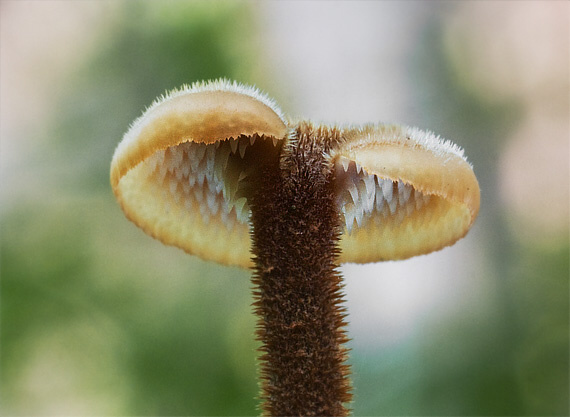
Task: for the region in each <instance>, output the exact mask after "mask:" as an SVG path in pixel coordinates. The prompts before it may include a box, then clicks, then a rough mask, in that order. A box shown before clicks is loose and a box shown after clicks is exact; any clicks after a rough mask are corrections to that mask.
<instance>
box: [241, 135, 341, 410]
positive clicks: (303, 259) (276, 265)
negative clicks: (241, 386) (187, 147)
mask: <svg viewBox="0 0 570 417" xmlns="http://www.w3.org/2000/svg"><path fill="white" fill-rule="evenodd" d="M331 138H332V139H334V131H330V130H329V131H326V132H324V131H323V130H322V129H319V130H317V131H315V130H313V128H312V127H311V126H310V125H302V126H301V127H299V128H298V130H297V137H296V139H293V140H291V141H290V142H289V143H288V144H287V145H286V146H285V148H284V150H283V152H282V155H281V157H280V159H279V158H275V159H274V160H273V161H271V162H268V163H267V164H266V165H265V167H264V168H263V170H262V172H261V175H260V176H259V177H258V178H257V180H256V181H255V187H254V188H255V190H256V191H255V192H253V195H252V196H251V198H250V201H251V204H250V207H251V210H252V224H253V231H252V238H253V249H252V252H253V255H254V262H255V271H254V277H253V284H254V297H255V302H254V306H255V312H256V314H257V315H258V328H257V337H258V339H259V340H260V341H261V343H262V346H261V348H260V349H261V351H262V355H261V357H260V362H261V365H260V367H261V369H260V371H261V378H262V382H261V395H260V396H261V400H262V402H263V403H262V411H263V413H264V414H266V415H273V416H278V415H279V416H301V415H303V416H308V415H334V416H345V415H347V414H348V409H347V408H346V403H347V402H349V401H350V400H351V397H352V396H351V393H350V381H349V377H348V375H349V367H348V365H346V364H345V363H344V362H345V360H346V358H347V350H346V348H345V347H344V346H343V344H344V343H345V342H346V341H347V338H346V335H345V332H344V326H345V324H346V323H345V321H344V317H345V309H344V307H343V306H342V305H341V303H342V281H341V276H340V275H339V273H338V272H337V269H336V268H337V257H338V247H337V243H338V239H339V216H338V212H337V208H336V205H335V199H334V193H333V188H332V180H333V171H332V169H331V168H330V165H329V163H328V162H327V160H326V158H325V153H326V152H327V151H328V146H329V144H330V142H331Z"/></svg>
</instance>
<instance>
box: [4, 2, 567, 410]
mask: <svg viewBox="0 0 570 417" xmlns="http://www.w3.org/2000/svg"><path fill="white" fill-rule="evenodd" d="M569 12H570V10H569V6H568V3H565V2H546V1H544V2H455V3H451V2H441V3H440V2H429V3H427V4H426V3H423V2H378V3H373V2H331V3H326V2H263V3H262V2H223V1H220V2H198V1H197V2H181V1H168V2H152V1H136V2H135V1H92V2H91V1H84V2H67V1H61V2H60V1H41V2H40V1H2V2H0V19H1V20H0V23H1V25H0V31H1V32H0V35H1V36H0V58H1V59H0V70H1V71H0V81H1V90H0V99H1V100H0V122H1V123H0V129H1V130H0V133H1V142H0V162H1V164H0V169H1V171H0V174H1V177H0V180H1V188H0V192H1V194H0V195H1V199H0V221H1V229H0V233H1V236H0V237H1V251H0V273H1V281H0V290H1V292H0V297H1V299H0V302H1V304H0V312H1V327H0V342H1V351H0V353H1V357H0V365H1V368H0V371H1V376H0V378H1V379H0V382H1V398H0V413H2V414H3V415H76V416H78V415H124V416H127V415H133V416H134V415H172V416H174V415H255V414H257V413H258V412H257V409H256V400H255V397H256V395H257V382H256V363H255V356H256V343H255V342H254V340H253V332H254V324H255V319H254V318H253V316H252V313H251V312H252V308H251V306H250V304H251V295H250V289H251V285H250V282H249V274H248V272H247V271H242V270H239V269H236V268H227V267H222V266H218V265H215V264H212V263H208V262H204V261H202V260H200V259H197V258H195V257H191V256H188V255H186V254H184V253H182V251H180V250H178V249H175V248H170V247H165V246H163V245H161V244H160V243H158V242H156V241H154V240H153V239H151V238H150V237H148V236H146V235H145V234H144V233H143V232H141V231H140V230H138V229H137V228H136V227H135V226H134V225H133V224H131V223H130V222H128V221H127V220H126V219H125V218H124V216H123V214H122V212H121V211H120V209H119V207H118V205H117V204H116V202H115V200H114V198H113V195H112V192H111V190H110V186H109V178H108V173H109V164H110V161H111V157H112V154H113V151H114V148H115V146H116V145H117V143H118V142H119V140H120V138H121V137H122V135H123V133H124V132H125V131H126V129H127V128H128V126H129V124H130V123H131V122H132V121H133V120H134V119H135V118H136V117H138V116H139V115H140V114H141V112H142V111H143V109H144V108H145V107H146V106H147V105H149V104H150V103H151V102H152V101H153V99H154V98H155V97H156V96H158V95H160V94H162V93H163V92H164V91H165V90H168V89H171V88H174V87H177V86H180V85H181V84H184V83H191V82H194V81H197V80H203V79H212V78H217V77H227V78H230V79H236V80H238V81H240V82H243V83H247V84H255V85H257V86H258V87H260V88H262V89H263V90H265V91H267V92H268V93H269V94H270V95H271V96H272V97H274V98H275V99H276V100H277V102H278V103H280V104H281V105H282V106H283V109H284V110H285V112H286V113H288V114H290V115H292V116H302V117H309V118H312V119H316V120H321V119H325V120H328V121H332V122H335V121H337V122H343V123H345V122H354V123H364V122H378V121H394V122H401V123H406V124H411V125H417V126H419V127H422V128H429V129H432V130H434V131H436V132H437V133H438V134H441V135H442V136H444V137H446V138H449V139H452V140H453V141H455V142H457V143H458V144H459V145H461V146H462V147H464V148H465V149H466V154H467V155H468V157H469V160H470V162H472V164H473V166H474V169H475V172H476V174H477V176H478V179H479V181H480V185H481V190H482V206H481V213H480V216H479V219H478V220H477V223H476V225H475V227H474V229H473V230H472V231H471V232H470V233H469V234H468V236H467V237H466V238H465V239H463V240H462V241H461V242H459V243H458V244H457V245H455V246H454V247H452V248H448V249H445V250H443V251H441V252H438V253H436V254H432V255H428V256H423V257H420V258H417V259H412V260H409V261H404V262H399V263H392V262H388V263H385V264H376V265H370V266H356V265H347V266H345V267H343V272H344V274H345V277H346V282H347V285H346V299H347V307H348V309H349V313H350V316H349V320H350V326H349V328H348V331H349V335H350V336H351V337H352V341H351V342H350V346H349V347H350V348H351V349H352V350H351V358H350V363H351V365H352V368H353V373H354V375H353V380H354V394H355V401H354V403H353V404H352V408H353V412H354V415H480V416H483V415H485V416H491V415H493V416H496V415H513V416H514V415H517V416H519V415H534V416H536V415H568V413H569V405H568V401H569V398H568V392H569V382H568V381H569V379H568V372H569V233H568V226H569V218H568V200H569V173H568V156H569V104H568V97H569V85H568V80H569V36H568V28H569V16H570V15H569Z"/></svg>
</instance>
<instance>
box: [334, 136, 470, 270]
mask: <svg viewBox="0 0 570 417" xmlns="http://www.w3.org/2000/svg"><path fill="white" fill-rule="evenodd" d="M345 137H346V141H345V142H344V144H343V145H342V146H341V147H340V148H339V149H338V150H337V152H336V153H335V155H334V159H335V161H336V164H337V166H338V165H340V164H344V166H346V165H347V163H350V162H352V164H354V165H355V166H356V167H358V168H357V169H356V170H353V172H352V174H351V175H352V178H353V181H354V182H355V183H357V184H362V182H366V181H368V182H369V183H371V184H372V186H371V187H372V188H374V189H375V192H376V197H374V196H373V195H372V194H367V193H366V187H365V186H363V187H361V189H362V190H364V191H361V192H360V194H359V197H357V198H356V199H357V200H358V201H362V199H364V200H366V197H365V196H366V195H369V196H370V200H369V206H370V207H372V208H370V209H366V208H365V209H361V211H360V212H357V213H356V216H357V217H358V216H361V217H362V219H360V218H358V220H360V221H361V223H362V224H361V225H356V226H354V228H352V230H350V228H351V227H352V221H353V220H352V217H353V216H354V211H355V210H354V209H353V210H352V212H350V216H349V217H348V220H346V221H347V228H348V229H349V230H350V232H349V233H345V234H343V236H342V238H341V243H340V248H341V255H340V258H341V259H340V260H341V262H357V263H363V262H376V261H381V260H392V259H404V258H409V257H411V256H415V255H420V254H425V253H429V252H432V251H435V250H438V249H441V248H443V247H445V246H448V245H451V244H453V243H454V242H456V241H457V240H458V239H460V238H462V237H463V236H465V234H466V233H467V231H468V230H469V228H470V227H471V225H472V224H473V222H474V221H475V218H476V217H477V214H478V211H479V199H480V192H479V184H478V182H477V179H476V177H475V174H474V172H473V169H472V167H471V165H470V164H469V163H468V162H467V160H466V158H465V157H464V155H463V151H462V150H461V149H460V148H459V147H457V146H456V145H453V144H452V143H451V142H448V141H443V140H442V139H440V138H439V137H436V136H434V135H433V134H431V133H430V132H423V131H420V130H418V129H415V128H408V127H403V126H393V125H380V126H367V127H365V128H362V129H355V130H352V131H349V132H347V134H346V136H345ZM358 170H361V171H360V173H359V174H358V173H357V174H355V172H356V171H358ZM344 171H345V170H342V171H341V176H342V175H346V174H343V173H344ZM349 171H350V170H349ZM386 184H387V185H386ZM353 188H355V189H356V188H357V187H353ZM369 189H370V187H369ZM372 193H373V192H372ZM354 194H356V191H355V193H353V195H354ZM386 194H388V196H387V197H386ZM357 195H358V194H357ZM348 200H349V202H350V204H352V202H353V200H354V197H353V198H350V199H348ZM378 200H380V202H379V201H378ZM378 202H379V206H380V207H381V210H378V206H375V205H376V204H378ZM388 203H390V205H389V204H388ZM392 203H393V204H392ZM374 206H375V207H374ZM350 207H351V208H352V206H350ZM346 211H347V212H348V210H346ZM392 211H393V213H392Z"/></svg>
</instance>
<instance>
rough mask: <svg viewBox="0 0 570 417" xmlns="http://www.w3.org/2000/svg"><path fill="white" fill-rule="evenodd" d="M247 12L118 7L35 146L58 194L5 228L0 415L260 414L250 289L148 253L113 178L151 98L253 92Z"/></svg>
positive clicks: (17, 207) (171, 253)
mask: <svg viewBox="0 0 570 417" xmlns="http://www.w3.org/2000/svg"><path fill="white" fill-rule="evenodd" d="M245 6H246V5H244V4H234V3H222V2H219V3H216V4H215V5H213V6H211V5H208V4H207V3H203V2H202V3H200V2H198V3H180V2H172V3H161V5H160V6H159V4H158V3H154V2H150V3H139V2H125V3H123V4H122V6H121V7H120V8H119V9H118V15H115V16H113V20H112V23H110V25H109V27H107V32H106V33H105V34H101V39H100V41H99V43H98V44H97V47H96V50H95V51H93V52H92V53H91V54H88V58H87V59H86V61H85V62H84V64H83V66H82V67H81V68H79V69H78V70H77V71H76V73H75V74H74V75H73V77H72V78H71V79H69V80H67V81H68V84H67V86H66V88H65V90H64V91H62V92H61V95H60V96H59V97H58V102H57V103H55V105H57V106H58V107H60V111H58V112H57V117H56V119H55V120H53V121H52V125H51V126H50V127H49V128H48V129H47V130H44V131H41V132H35V133H36V134H38V135H40V136H41V137H42V138H43V141H41V142H40V144H39V147H38V148H37V149H35V150H34V151H33V152H34V153H35V154H34V155H33V157H32V158H33V159H36V160H37V161H38V162H39V163H38V164H36V165H34V166H30V167H29V169H30V170H32V171H33V172H34V174H35V176H36V178H42V179H45V178H46V177H48V178H51V179H50V180H49V181H48V183H51V184H57V186H55V187H54V188H52V189H50V190H49V192H48V197H49V198H47V199H44V200H41V201H38V200H39V199H35V198H31V200H32V202H30V203H27V202H26V200H28V199H26V200H23V201H22V202H19V203H17V202H10V204H8V206H9V207H10V208H9V209H8V212H5V213H4V214H3V217H2V235H1V244H2V252H1V266H2V281H1V294H2V303H1V314H2V326H1V340H2V356H1V366H2V374H1V378H2V379H1V381H2V394H3V395H2V396H3V399H2V405H1V408H2V410H3V411H4V412H6V413H8V414H27V415H37V414H52V413H53V414H61V413H71V414H74V415H82V414H84V415H93V414H97V415H106V414H121V415H183V414H194V415H204V414H215V415H225V414H244V415H251V414H255V412H256V411H255V406H256V402H255V398H254V397H255V395H256V392H257V384H256V381H255V371H256V368H255V344H254V341H253V337H252V334H253V326H254V320H253V317H252V316H251V314H250V308H249V304H250V296H249V287H250V285H249V277H248V274H247V273H246V272H244V271H240V270H237V269H233V268H223V267H217V266H215V265H212V264H207V263H205V262H202V261H200V260H198V259H196V258H194V257H190V256H187V255H186V254H184V253H182V252H181V251H178V250H175V249H172V248H164V247H163V246H162V245H161V244H159V243H156V242H154V241H153V240H152V239H150V238H149V237H148V236H146V235H144V234H143V233H141V232H140V231H138V230H137V229H136V228H135V227H134V226H133V225H132V224H130V223H129V222H128V221H127V220H126V219H125V218H124V216H123V215H122V214H121V212H120V209H119V208H118V205H117V204H116V202H115V200H114V198H113V196H112V193H111V192H110V188H109V179H108V178H109V177H108V172H109V161H110V159H111V156H112V153H113V150H114V148H115V146H116V145H117V143H118V141H119V140H120V138H121V136H122V134H123V133H124V131H125V130H126V129H127V127H128V125H129V124H130V123H131V122H132V121H133V120H134V119H135V118H136V117H137V116H138V115H139V114H140V113H141V112H142V110H143V109H144V108H145V106H148V105H149V104H150V103H151V102H152V101H153V100H154V98H155V97H156V96H158V95H160V94H162V93H163V92H164V91H165V90H166V89H170V88H174V87H176V86H180V85H182V84H184V83H190V82H193V81H196V80H201V79H210V78H216V77H221V76H225V77H230V78H243V77H242V74H243V72H244V71H245V72H247V69H248V68H249V65H250V62H251V60H250V59H244V57H248V56H252V53H253V52H252V51H251V50H250V49H251V48H250V47H249V46H248V45H251V44H252V43H253V42H246V43H245V44H240V43H238V42H237V41H236V39H238V38H237V37H236V36H235V34H236V33H239V34H240V36H239V39H241V40H244V39H248V38H251V36H253V33H252V31H251V29H250V27H251V25H250V21H249V19H250V17H249V13H248V9H247V7H245ZM44 129H45V127H44ZM40 182H41V181H40ZM38 185H39V184H38ZM40 187H41V185H40ZM38 191H39V193H40V194H42V195H44V192H45V190H38Z"/></svg>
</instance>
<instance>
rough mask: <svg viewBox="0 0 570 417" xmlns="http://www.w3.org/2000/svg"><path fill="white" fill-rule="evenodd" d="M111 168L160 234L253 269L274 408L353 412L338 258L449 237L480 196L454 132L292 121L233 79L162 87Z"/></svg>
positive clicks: (265, 391)
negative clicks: (451, 138)
mask: <svg viewBox="0 0 570 417" xmlns="http://www.w3.org/2000/svg"><path fill="white" fill-rule="evenodd" d="M111 184H112V187H113V191H114V193H115V196H116V197H117V199H118V201H119V203H120V205H121V207H122V209H123V211H124V212H125V214H126V216H127V217H128V218H129V219H130V220H132V221H133V222H134V223H135V224H137V225H138V226H139V227H141V228H142V229H143V230H144V231H145V232H146V233H148V234H150V235H151V236H153V237H155V238H157V239H159V240H161V241H162V242H164V243H165V244H168V245H174V246H177V247H179V248H182V249H183V250H185V251H186V252H188V253H191V254H194V255H198V256H200V257H202V258H204V259H208V260H212V261H216V262H220V263H223V264H226V265H235V266H240V267H244V268H252V269H253V279H252V281H253V285H254V288H253V295H254V303H253V305H254V310H255V314H256V315H257V317H258V322H257V330H256V334H257V338H258V340H259V341H260V342H261V347H260V350H261V355H260V358H259V360H260V377H261V393H260V399H261V400H262V404H261V409H262V411H263V413H264V414H266V415H347V414H348V403H349V402H350V400H351V398H352V394H351V385H350V380H349V373H350V369H349V366H348V365H347V364H346V363H345V361H346V359H347V350H346V347H345V343H346V341H347V336H346V333H345V329H344V327H345V325H346V322H345V317H346V311H345V308H344V307H343V305H342V302H343V298H342V286H343V284H342V279H341V276H340V274H339V272H338V265H339V264H340V263H343V262H359V263H363V262H377V261H381V260H388V259H405V258H409V257H411V256H415V255H419V254H425V253H428V252H431V251H434V250H438V249H441V248H443V247H445V246H447V245H451V244H453V243H454V242H455V241H457V240H458V239H460V238H461V237H463V236H464V235H465V234H466V233H467V231H468V230H469V228H470V227H471V225H472V224H473V222H474V220H475V218H476V216H477V213H478V210H479V186H478V183H477V180H476V178H475V175H474V173H473V169H472V167H471V165H470V164H469V163H468V162H467V160H466V158H465V156H464V155H463V151H462V150H461V149H460V148H459V147H457V146H456V145H453V144H452V143H450V142H447V141H444V140H442V139H441V138H439V137H436V136H435V135H433V134H431V133H429V132H424V131H421V130H418V129H415V128H408V127H402V126H393V125H369V126H364V127H358V128H355V127H340V126H332V127H328V126H316V125H314V124H312V123H310V122H298V123H292V122H290V121H288V120H287V119H286V118H285V116H284V115H283V113H282V112H281V111H280V110H279V109H278V107H277V105H276V104H275V103H274V102H273V100H271V99H269V98H268V97H267V96H266V95H264V94H262V93H261V92H259V91H258V90H256V89H254V88H251V87H245V86H242V85H239V84H236V83H235V82H234V83H231V82H229V81H226V80H219V81H214V82H208V83H197V84H194V85H192V86H186V87H184V88H182V89H180V90H175V91H173V92H171V93H169V94H167V95H166V96H164V97H161V98H159V99H158V100H157V101H155V102H154V103H153V104H152V105H151V106H150V107H149V108H148V109H147V110H146V111H145V112H144V114H143V115H142V116H141V117H140V118H139V119H137V120H136V121H135V122H134V123H133V124H132V126H131V127H130V129H129V130H128V131H127V133H126V134H125V136H124V137H123V139H122V141H121V142H120V143H119V145H118V147H117V149H116V151H115V154H114V156H113V161H112V163H111Z"/></svg>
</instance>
